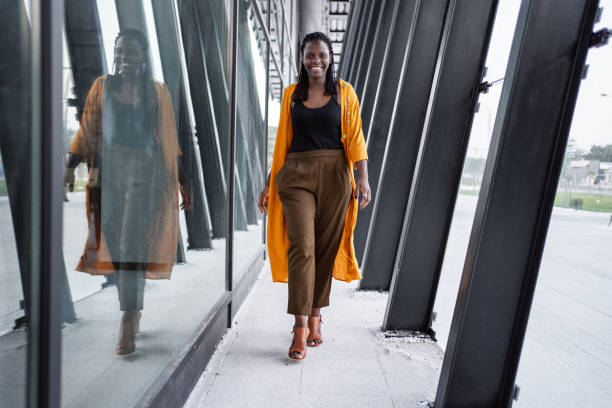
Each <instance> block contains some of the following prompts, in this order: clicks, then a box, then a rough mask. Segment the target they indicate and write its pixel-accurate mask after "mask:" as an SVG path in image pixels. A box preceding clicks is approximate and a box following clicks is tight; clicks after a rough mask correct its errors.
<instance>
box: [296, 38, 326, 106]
mask: <svg viewBox="0 0 612 408" xmlns="http://www.w3.org/2000/svg"><path fill="white" fill-rule="evenodd" d="M311 41H322V42H324V43H325V44H327V48H328V49H329V58H330V63H329V66H328V67H327V72H326V73H325V92H324V95H331V96H332V97H334V96H336V95H337V94H338V88H337V81H336V77H335V75H334V51H333V48H332V41H331V39H330V38H329V37H328V36H327V35H326V34H324V33H322V32H319V31H316V32H314V33H310V34H306V35H305V36H304V40H303V41H302V45H301V46H300V54H301V55H302V56H303V55H304V48H305V47H306V43H309V42H311ZM291 99H292V100H293V101H295V102H298V101H305V100H308V72H306V68H305V67H304V64H303V63H302V64H301V66H300V73H299V76H298V83H297V86H296V88H295V92H294V93H293V97H292V98H291Z"/></svg>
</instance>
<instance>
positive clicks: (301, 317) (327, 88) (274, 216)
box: [259, 32, 371, 360]
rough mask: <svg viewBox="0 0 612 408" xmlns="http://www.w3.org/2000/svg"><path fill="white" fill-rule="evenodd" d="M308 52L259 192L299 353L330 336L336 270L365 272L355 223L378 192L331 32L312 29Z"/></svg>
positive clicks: (293, 352)
mask: <svg viewBox="0 0 612 408" xmlns="http://www.w3.org/2000/svg"><path fill="white" fill-rule="evenodd" d="M300 52H301V58H302V66H301V68H300V73H299V78H298V82H297V84H293V85H289V86H288V87H287V88H286V89H285V92H284V94H283V100H282V103H281V117H280V123H279V126H278V132H277V136H276V144H275V147H274V157H273V161H272V170H271V172H270V175H269V176H268V180H267V182H266V187H265V188H264V190H263V191H262V193H261V195H260V198H259V208H260V210H261V211H262V212H265V211H268V210H269V218H268V250H269V254H270V266H271V269H272V277H273V279H274V281H275V282H287V283H288V284H289V301H288V307H287V312H288V313H290V314H293V315H294V316H295V325H294V327H293V332H294V336H293V343H292V344H291V348H290V349H289V357H290V358H292V359H296V360H301V359H303V358H304V357H306V345H308V346H311V347H316V346H319V345H321V344H322V343H323V336H322V333H321V313H320V311H321V308H322V307H326V306H328V305H329V296H330V289H331V280H332V276H333V277H335V278H336V279H340V280H344V281H351V280H355V279H359V278H360V277H361V275H360V273H359V269H358V266H357V261H356V259H355V250H354V247H353V229H354V227H355V221H356V219H357V207H358V202H357V199H358V195H359V192H361V193H362V200H361V206H360V207H361V208H364V207H365V206H366V205H368V203H369V201H370V196H371V195H370V186H369V184H368V173H367V153H366V150H365V140H364V137H363V132H362V130H361V118H360V116H359V102H358V101H357V96H356V94H355V91H354V90H353V87H352V86H351V85H350V84H348V83H347V82H345V81H343V80H341V79H339V80H336V78H335V75H334V71H333V67H334V61H333V54H332V43H331V40H330V39H329V37H328V36H327V35H325V34H323V33H320V32H314V33H311V34H308V35H306V36H305V38H304V40H303V42H302V46H301V48H300ZM354 168H357V169H358V172H359V179H358V181H357V183H355V179H354V176H353V169H354Z"/></svg>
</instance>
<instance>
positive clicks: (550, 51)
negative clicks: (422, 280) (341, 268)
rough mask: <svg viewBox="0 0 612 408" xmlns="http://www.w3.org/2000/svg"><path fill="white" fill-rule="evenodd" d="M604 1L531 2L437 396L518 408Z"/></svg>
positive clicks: (444, 403) (442, 402)
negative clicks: (555, 209)
mask: <svg viewBox="0 0 612 408" xmlns="http://www.w3.org/2000/svg"><path fill="white" fill-rule="evenodd" d="M597 5H598V1H597V0H524V1H523V2H522V5H521V9H520V11H519V16H518V21H517V25H516V32H515V36H514V41H513V44H512V48H511V51H510V58H509V62H508V68H507V70H506V75H505V82H504V87H503V89H502V94H501V100H500V104H499V109H498V112H497V118H496V120H495V126H494V129H493V136H492V140H491V146H490V149H489V155H488V160H487V164H486V167H485V173H484V178H483V185H482V188H481V192H480V196H479V199H478V204H477V207H476V216H475V218H474V224H473V228H472V234H471V236H470V243H469V246H468V250H467V256H466V261H465V266H464V270H463V276H462V279H461V285H460V288H459V295H458V297H457V303H456V306H455V313H454V315H453V320H452V324H451V329H450V335H449V339H448V346H447V349H446V354H445V356H444V361H443V364H442V372H441V375H440V381H439V384H438V391H437V395H436V402H435V405H436V406H440V407H465V406H470V407H509V406H510V405H511V404H512V398H513V395H514V381H515V378H516V371H517V367H518V363H519V356H520V352H521V348H522V344H523V340H524V336H525V330H526V327H527V321H528V317H529V311H530V308H531V303H532V300H533V294H534V291H535V287H536V281H537V275H538V269H539V265H540V261H541V258H542V251H543V249H544V242H545V239H546V234H547V230H548V225H549V221H550V214H551V211H552V206H553V203H554V198H555V192H556V188H557V183H558V180H559V174H560V171H561V166H562V163H563V156H564V150H565V146H566V143H567V138H568V134H569V128H570V124H571V120H572V115H573V110H574V106H575V103H576V97H577V93H578V86H579V83H580V79H581V76H582V72H583V70H584V62H585V58H586V54H587V50H588V47H589V42H590V39H591V34H592V29H593V22H594V19H595V15H596V13H597Z"/></svg>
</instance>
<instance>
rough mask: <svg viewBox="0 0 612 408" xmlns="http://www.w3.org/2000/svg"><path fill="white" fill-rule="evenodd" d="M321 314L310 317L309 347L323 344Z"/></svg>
mask: <svg viewBox="0 0 612 408" xmlns="http://www.w3.org/2000/svg"><path fill="white" fill-rule="evenodd" d="M322 321H323V319H321V315H319V316H309V317H308V329H309V334H308V339H307V340H306V342H307V344H308V346H309V347H318V346H320V345H321V344H323V334H322V333H321V322H322Z"/></svg>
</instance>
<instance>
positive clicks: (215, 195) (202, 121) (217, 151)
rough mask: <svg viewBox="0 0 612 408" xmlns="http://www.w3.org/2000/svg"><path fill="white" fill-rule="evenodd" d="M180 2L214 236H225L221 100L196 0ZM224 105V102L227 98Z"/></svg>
mask: <svg viewBox="0 0 612 408" xmlns="http://www.w3.org/2000/svg"><path fill="white" fill-rule="evenodd" d="M178 5H179V16H180V21H181V30H182V36H183V47H184V53H185V57H186V59H187V71H188V76H189V88H190V90H191V102H192V105H193V108H194V115H195V122H196V132H197V133H196V135H197V139H198V144H199V148H200V155H201V163H202V174H203V176H204V185H205V186H206V196H207V200H208V203H209V206H208V207H209V210H210V219H211V221H212V226H213V238H222V237H226V236H227V212H226V208H227V205H226V204H227V202H226V199H227V182H226V174H225V171H224V159H223V156H224V154H223V153H222V152H223V151H224V150H223V149H222V146H221V142H220V134H219V130H218V127H217V120H216V116H215V111H214V107H215V103H214V102H217V100H216V99H213V95H212V92H211V85H210V80H209V76H208V69H207V64H206V53H205V50H204V46H203V42H202V38H201V33H202V30H201V27H200V21H199V18H198V13H197V9H196V7H195V4H194V1H193V0H179V1H178ZM220 104H221V105H223V101H220ZM228 171H229V170H228ZM230 199H231V196H230Z"/></svg>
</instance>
